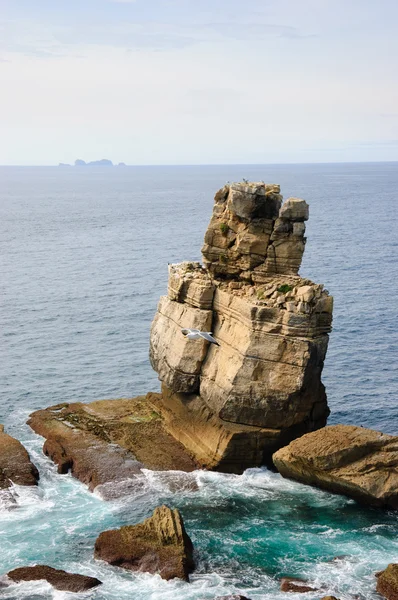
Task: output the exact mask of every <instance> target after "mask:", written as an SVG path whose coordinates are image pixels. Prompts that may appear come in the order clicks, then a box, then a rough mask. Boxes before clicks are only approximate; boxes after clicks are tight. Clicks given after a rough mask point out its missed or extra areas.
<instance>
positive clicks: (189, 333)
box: [181, 329, 220, 346]
mask: <svg viewBox="0 0 398 600" xmlns="http://www.w3.org/2000/svg"><path fill="white" fill-rule="evenodd" d="M181 332H182V334H183V335H185V337H186V338H188V339H189V340H200V338H203V339H204V340H207V341H208V342H210V343H211V344H215V345H216V346H219V345H220V344H219V343H218V342H216V340H215V339H214V337H213V336H212V335H211V333H212V332H211V331H199V329H181Z"/></svg>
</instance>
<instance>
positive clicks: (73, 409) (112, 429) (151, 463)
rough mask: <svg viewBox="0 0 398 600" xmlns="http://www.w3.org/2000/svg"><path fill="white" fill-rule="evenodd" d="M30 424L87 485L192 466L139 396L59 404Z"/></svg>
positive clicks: (62, 465) (62, 469)
mask: <svg viewBox="0 0 398 600" xmlns="http://www.w3.org/2000/svg"><path fill="white" fill-rule="evenodd" d="M28 424H29V425H30V427H32V429H33V430H34V431H35V432H36V433H38V434H40V435H42V436H43V437H45V438H47V439H46V442H45V444H44V447H43V451H44V453H45V454H46V455H47V456H49V457H50V458H51V459H52V460H53V461H54V462H55V463H56V464H57V465H58V472H59V473H67V472H68V471H69V470H71V472H72V475H73V476H74V477H76V478H77V479H79V480H80V481H82V482H83V483H85V484H87V485H88V486H89V488H90V489H91V490H93V489H94V488H95V487H96V486H98V485H102V484H105V483H108V482H115V481H122V480H125V479H128V478H134V477H136V476H137V475H139V474H141V469H142V467H144V466H145V467H147V468H149V469H155V470H163V469H164V470H168V469H180V470H185V471H193V470H194V469H195V468H196V467H197V463H196V462H195V461H193V460H192V459H191V458H190V456H189V455H188V454H187V453H186V451H185V450H184V448H183V446H182V445H181V444H179V443H178V442H177V441H176V440H175V439H174V438H172V437H171V435H170V434H168V433H167V432H166V431H165V430H164V428H163V425H162V421H161V418H160V416H159V415H158V414H157V413H156V412H154V410H153V408H152V407H151V405H149V404H148V403H146V402H145V398H144V397H138V398H133V399H131V400H125V399H123V400H99V401H96V402H92V403H90V404H82V403H80V402H78V403H74V404H61V405H57V406H52V407H50V408H47V409H45V410H39V411H36V412H34V413H32V415H31V416H30V418H29V421H28Z"/></svg>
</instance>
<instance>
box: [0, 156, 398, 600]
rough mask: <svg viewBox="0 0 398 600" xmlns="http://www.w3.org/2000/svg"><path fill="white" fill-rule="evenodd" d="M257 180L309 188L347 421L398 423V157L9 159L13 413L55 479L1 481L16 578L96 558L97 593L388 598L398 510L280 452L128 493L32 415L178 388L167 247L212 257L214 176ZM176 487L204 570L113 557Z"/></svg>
mask: <svg viewBox="0 0 398 600" xmlns="http://www.w3.org/2000/svg"><path fill="white" fill-rule="evenodd" d="M243 178H246V179H249V180H258V181H261V180H264V181H266V182H267V183H268V182H269V183H279V184H280V185H281V192H282V194H283V196H284V197H285V198H287V197H289V196H298V197H302V198H305V199H306V200H307V202H308V203H309V205H310V220H309V221H308V224H307V245H306V251H305V254H304V259H303V263H302V267H301V270H300V273H301V275H302V276H305V277H308V278H310V279H312V280H313V281H315V282H317V283H324V284H325V287H326V288H327V289H328V290H329V292H330V293H331V294H332V295H333V296H334V299H335V308H334V322H333V332H332V334H331V336H330V343H329V350H328V354H327V358H326V362H325V368H324V372H323V381H324V383H325V386H326V390H327V394H328V401H329V406H330V408H331V411H332V412H331V415H330V418H329V423H349V424H357V425H363V426H364V427H371V428H374V429H377V430H380V431H384V432H386V433H391V434H398V405H397V396H398V393H397V392H398V369H397V324H396V322H397V297H398V289H397V288H398V284H397V282H398V261H397V248H398V236H397V229H398V228H397V220H398V218H397V209H396V206H397V193H398V192H397V190H398V163H373V164H370V163H369V164H317V165H230V166H185V167H125V168H124V167H117V168H116V167H115V168H111V167H109V168H107V167H102V168H101V167H82V168H75V167H71V168H66V167H65V168H60V167H0V335H1V344H0V375H1V380H0V398H1V400H0V422H1V423H4V425H5V428H6V431H7V432H8V433H10V434H11V435H13V436H15V437H17V438H18V439H20V440H21V442H22V443H23V444H24V445H25V446H26V448H27V449H28V450H29V452H30V454H31V456H32V458H33V461H34V462H35V463H36V465H37V466H38V468H39V470H40V475H41V479H40V484H39V486H38V489H29V488H18V487H17V486H16V487H15V490H14V492H15V493H16V494H18V506H17V508H14V509H12V510H11V509H10V507H9V506H8V503H7V496H6V495H5V496H4V497H1V496H0V531H1V542H2V553H1V557H0V563H1V565H0V575H1V574H2V573H6V572H7V571H8V570H10V569H12V568H15V567H17V566H24V565H29V564H49V565H51V566H54V567H57V568H62V569H66V570H69V571H75V572H80V573H84V574H88V575H94V576H96V577H98V578H99V579H101V580H102V581H103V582H104V583H103V585H102V586H101V587H100V588H97V589H96V590H94V591H92V592H90V593H89V594H87V593H86V594H84V595H79V594H77V595H76V594H75V595H74V596H73V597H75V598H79V597H80V596H81V597H84V598H87V597H89V598H93V599H96V600H97V599H98V600H105V599H107V600H111V599H112V600H116V599H118V600H125V599H126V600H127V599H131V598H140V599H142V600H158V599H165V600H167V599H170V600H182V599H187V600H212V599H213V598H214V597H215V596H217V595H223V594H227V593H233V592H234V593H238V592H240V593H242V594H244V595H245V596H247V597H249V598H251V599H252V600H273V599H275V600H279V599H280V600H284V598H285V597H286V598H287V597H288V596H289V594H284V593H282V592H280V591H279V581H278V578H279V577H281V576H283V575H290V576H298V577H308V578H309V579H310V580H311V582H313V583H314V584H316V586H322V591H321V592H309V593H308V594H306V597H308V598H309V599H313V598H314V599H318V598H320V597H321V596H324V595H327V594H332V595H335V596H337V598H340V599H342V600H345V599H347V600H348V599H349V598H350V599H352V598H353V596H356V597H358V596H359V597H360V598H366V599H373V598H376V597H377V596H376V594H375V578H374V573H375V572H376V571H378V570H380V569H382V568H384V567H385V566H386V565H387V564H388V563H389V562H398V537H397V533H398V521H397V515H396V513H394V512H392V511H386V512H383V511H380V510H376V509H370V508H363V507H360V506H359V505H358V504H357V503H355V502H354V501H353V500H349V499H346V498H344V497H340V496H333V495H331V494H328V493H326V492H322V491H319V490H316V489H312V488H309V487H306V486H303V485H301V484H298V483H294V482H290V481H287V480H284V479H282V478H281V477H280V476H279V475H278V474H275V473H271V472H270V471H268V470H266V469H249V470H248V471H246V472H245V473H244V474H243V475H241V476H236V475H224V474H220V473H210V472H203V471H198V472H195V473H193V474H182V473H178V472H175V473H168V474H164V473H163V474H162V473H155V472H151V471H146V472H145V475H144V476H143V477H144V479H145V485H144V487H143V489H142V491H141V492H140V495H139V496H136V495H135V496H131V495H130V494H129V493H128V489H126V490H124V491H123V490H120V497H119V498H118V499H115V500H112V501H107V502H105V501H104V500H103V499H102V498H101V494H100V493H99V492H98V493H95V494H91V493H90V492H88V491H87V489H86V488H85V487H84V486H83V485H82V484H81V483H79V482H78V481H76V480H74V479H73V478H72V477H71V476H70V475H63V476H61V475H58V474H57V473H56V469H55V467H54V465H53V464H52V463H51V462H50V461H49V460H48V459H47V458H46V457H45V456H44V455H43V454H42V452H41V447H42V444H43V439H42V438H40V437H39V436H37V435H35V434H34V433H33V432H32V431H31V430H30V429H29V428H28V427H27V426H26V425H25V422H26V420H27V417H28V415H29V413H30V412H32V411H34V410H37V409H39V408H43V407H46V406H50V405H53V404H57V403H60V402H71V401H76V400H77V401H83V402H90V401H92V400H96V399H101V398H121V397H132V396H136V395H139V394H144V393H146V392H147V391H157V390H158V389H159V382H158V380H157V376H156V374H155V373H154V372H153V371H152V369H151V367H150V364H149V360H148V346H149V328H150V324H151V321H152V319H153V316H154V314H155V311H156V305H157V302H158V299H159V296H161V295H163V294H165V293H166V289H167V263H168V262H180V261H183V260H200V258H201V254H200V249H201V246H202V242H203V236H204V232H205V230H206V227H207V224H208V221H209V219H210V215H211V210H212V206H213V196H214V193H215V191H216V190H217V189H218V188H220V187H222V186H223V185H224V184H225V183H226V182H227V181H239V180H242V179H243ZM192 479H193V480H194V481H195V482H196V484H197V490H196V491H192V485H191V483H192ZM175 481H178V482H179V485H180V486H182V488H183V489H182V490H180V491H179V492H175V491H174V490H175ZM185 484H186V485H185ZM163 502H165V503H167V504H168V505H170V506H172V507H178V508H179V509H180V510H181V512H182V514H183V517H184V520H185V523H186V528H187V531H188V533H189V534H190V536H191V538H192V540H193V542H194V545H195V548H196V560H197V570H196V572H195V573H194V575H193V576H192V578H191V579H192V583H190V584H186V583H184V582H176V581H172V582H165V581H163V580H162V579H160V577H158V576H151V575H147V574H132V573H129V572H125V571H123V570H121V569H118V568H114V567H110V566H109V565H105V564H103V563H101V562H98V561H94V559H93V546H94V541H95V538H96V537H97V535H98V534H99V533H100V532H101V531H103V530H105V529H109V528H114V527H118V526H121V525H123V524H134V523H137V522H139V521H140V520H142V519H143V518H145V517H147V516H149V515H150V514H151V512H152V510H153V508H154V507H155V506H156V505H158V504H159V503H163ZM337 556H339V557H342V558H339V559H338V560H333V559H335V557H337ZM0 597H1V598H7V599H13V600H14V599H15V600H17V599H21V600H22V599H25V600H28V599H29V600H34V599H39V598H40V599H43V598H45V599H47V598H57V599H61V598H65V599H66V598H70V597H72V596H70V595H69V594H67V593H62V592H56V591H54V590H52V588H51V587H50V586H49V585H47V584H43V583H42V582H37V583H29V584H19V585H13V586H11V587H9V588H0ZM289 597H290V596H289Z"/></svg>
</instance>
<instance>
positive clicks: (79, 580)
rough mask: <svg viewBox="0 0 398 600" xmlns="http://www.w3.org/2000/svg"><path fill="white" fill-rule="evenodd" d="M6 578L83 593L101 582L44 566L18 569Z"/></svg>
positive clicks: (94, 578)
mask: <svg viewBox="0 0 398 600" xmlns="http://www.w3.org/2000/svg"><path fill="white" fill-rule="evenodd" d="M7 577H9V578H10V579H12V581H15V582H16V583H19V582H21V581H38V580H40V579H44V580H46V581H48V583H49V584H51V585H52V586H53V587H54V588H55V589H56V590H60V591H62V592H85V591H87V590H91V589H92V588H94V587H97V586H98V585H101V583H102V581H100V580H99V579H97V578H96V577H89V576H88V575H79V574H77V573H67V572H66V571H61V570H59V569H53V568H52V567H47V566H46V565H36V566H34V567H19V568H18V569H14V570H13V571H10V572H9V573H7Z"/></svg>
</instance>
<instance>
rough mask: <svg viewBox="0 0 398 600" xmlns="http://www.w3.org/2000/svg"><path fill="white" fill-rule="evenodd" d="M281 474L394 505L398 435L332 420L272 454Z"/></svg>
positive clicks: (397, 498) (397, 499)
mask: <svg viewBox="0 0 398 600" xmlns="http://www.w3.org/2000/svg"><path fill="white" fill-rule="evenodd" d="M273 461H274V464H275V466H276V468H277V469H278V471H279V472H280V473H281V475H283V476H284V477H288V478H291V479H296V480H297V481H301V482H302V483H307V484H310V485H315V486H318V487H320V488H323V489H325V490H328V491H330V492H334V493H338V494H345V495H347V496H350V497H352V498H355V499H357V500H359V501H361V502H364V503H367V504H372V505H376V506H387V507H391V508H395V509H397V508H398V469H397V467H398V437H397V436H392V435H387V434H383V433H380V432H378V431H374V430H372V429H365V428H363V427H355V426H353V425H332V426H329V427H324V428H323V429H320V430H319V431H315V432H313V433H308V434H307V435H304V436H303V437H301V438H300V439H297V440H294V441H293V442H291V443H290V444H289V445H288V446H287V447H285V448H282V449H281V450H279V451H278V452H276V453H275V454H274V456H273Z"/></svg>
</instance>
